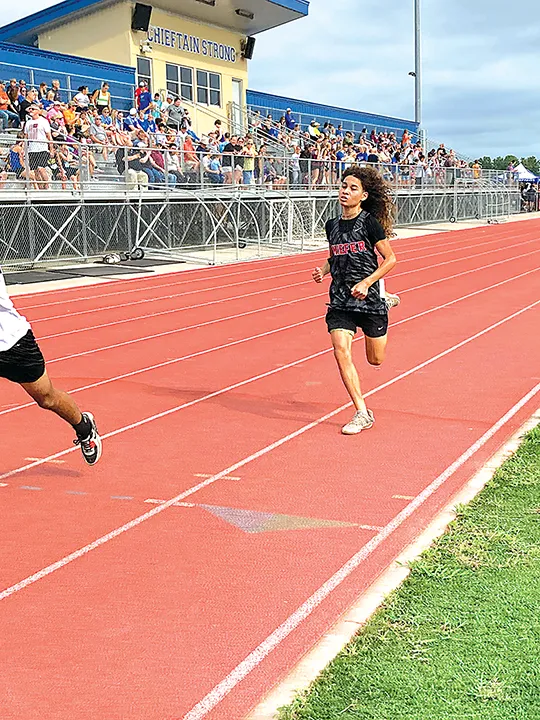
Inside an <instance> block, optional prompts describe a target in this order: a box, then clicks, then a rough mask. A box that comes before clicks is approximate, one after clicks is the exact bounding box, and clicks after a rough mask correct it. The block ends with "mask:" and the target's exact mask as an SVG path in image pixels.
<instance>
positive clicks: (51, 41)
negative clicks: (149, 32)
mask: <svg viewBox="0 0 540 720" xmlns="http://www.w3.org/2000/svg"><path fill="white" fill-rule="evenodd" d="M131 12H132V8H131V5H130V4H129V3H127V2H126V3H118V4H116V5H110V6H109V7H104V8H103V9H101V10H98V11H97V12H95V13H92V14H91V15H86V16H85V17H81V18H78V19H75V20H71V21H69V22H66V23H65V24H64V25H61V26H60V27H57V28H54V29H53V30H47V31H46V32H44V33H42V34H41V35H40V36H39V38H38V43H39V47H40V49H41V50H51V51H53V52H59V53H67V54H68V55H78V56H79V57H85V58H90V59H91V60H102V61H104V62H111V63H118V64H119V65H131V64H132V52H131V29H130V28H131ZM104 79H105V78H104Z"/></svg>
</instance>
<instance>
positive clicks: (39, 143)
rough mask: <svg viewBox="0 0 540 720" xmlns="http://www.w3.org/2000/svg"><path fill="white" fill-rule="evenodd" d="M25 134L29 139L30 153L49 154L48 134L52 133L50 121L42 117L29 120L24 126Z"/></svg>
mask: <svg viewBox="0 0 540 720" xmlns="http://www.w3.org/2000/svg"><path fill="white" fill-rule="evenodd" d="M24 132H25V135H26V137H27V138H28V152H47V151H48V149H49V141H48V139H47V133H50V132H51V126H50V124H49V121H48V120H46V119H45V118H44V117H43V116H42V115H38V117H37V118H34V119H32V120H27V121H26V124H25V126H24Z"/></svg>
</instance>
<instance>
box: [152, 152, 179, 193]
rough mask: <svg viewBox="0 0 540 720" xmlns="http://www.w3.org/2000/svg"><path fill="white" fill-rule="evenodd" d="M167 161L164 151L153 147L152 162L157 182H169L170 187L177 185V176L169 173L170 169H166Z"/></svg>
mask: <svg viewBox="0 0 540 720" xmlns="http://www.w3.org/2000/svg"><path fill="white" fill-rule="evenodd" d="M165 160H166V155H165V152H164V150H162V149H161V148H158V147H153V148H152V150H151V151H150V161H151V163H152V166H153V168H154V174H155V177H156V182H159V183H164V182H167V183H168V184H169V185H176V175H175V174H174V173H172V172H169V170H168V168H166V167H165Z"/></svg>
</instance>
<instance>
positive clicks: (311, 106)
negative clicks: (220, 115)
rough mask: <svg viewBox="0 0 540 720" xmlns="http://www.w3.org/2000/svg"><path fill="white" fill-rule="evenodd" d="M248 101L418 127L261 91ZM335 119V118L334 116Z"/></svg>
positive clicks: (316, 114) (320, 114)
mask: <svg viewBox="0 0 540 720" xmlns="http://www.w3.org/2000/svg"><path fill="white" fill-rule="evenodd" d="M246 101H247V103H248V105H254V106H257V105H259V106H261V107H275V108H276V109H280V108H282V109H283V112H284V111H285V109H286V108H288V107H290V108H291V109H292V110H293V113H294V112H296V113H302V114H304V115H310V114H311V115H313V118H317V117H319V118H320V117H324V116H331V115H330V114H331V113H335V112H338V113H339V115H340V117H342V118H343V120H360V121H362V120H365V122H370V121H372V122H373V123H375V124H376V123H377V122H379V123H380V122H381V121H384V122H388V123H389V122H398V123H402V124H404V125H406V126H407V127H410V128H416V127H418V125H417V123H415V122H414V120H407V119H406V118H397V117H392V116H391V115H377V114H375V113H369V112H364V111H363V110H352V109H351V108H344V107H340V106H336V105H326V104H324V103H318V102H312V101H311V100H299V99H296V98H291V97H286V96H284V95H274V94H273V93H267V92H262V91H260V90H249V89H248V91H247V97H246ZM334 117H335V116H334Z"/></svg>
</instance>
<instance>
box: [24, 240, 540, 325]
mask: <svg viewBox="0 0 540 720" xmlns="http://www.w3.org/2000/svg"><path fill="white" fill-rule="evenodd" d="M533 242H538V239H537V238H535V239H534V240H526V241H524V242H519V243H514V244H513V245H505V246H504V247H501V248H497V249H495V250H486V251H484V252H480V253H472V254H469V255H468V256H467V257H466V258H463V257H459V258H454V259H453V260H445V261H444V262H440V263H434V264H433V265H426V266H422V267H419V268H414V269H413V270H406V271H404V272H398V273H395V274H393V275H392V276H391V277H392V279H393V280H394V279H395V278H398V277H402V276H404V275H410V274H411V273H417V272H424V270H432V269H433V268H437V267H442V266H444V265H451V264H452V263H456V262H462V261H464V260H471V259H472V258H475V257H480V256H483V255H493V254H494V253H497V252H505V251H507V250H510V249H511V248H514V247H523V246H524V245H528V244H530V243H533ZM480 244H482V243H480ZM476 247H478V246H476ZM439 254H444V253H435V255H439ZM508 259H509V260H512V258H508ZM406 262H412V260H402V261H400V265H402V264H403V263H406ZM298 273H299V271H294V272H288V273H281V274H279V275H274V276H273V278H278V277H287V276H290V275H298ZM264 281H265V278H262V279H261V278H254V279H252V280H244V281H241V282H237V283H228V284H226V285H216V286H214V287H209V288H201V289H199V290H186V291H184V292H181V293H173V294H171V295H163V296H159V297H155V298H148V299H143V300H135V301H133V302H127V303H119V304H117V305H105V306H103V307H99V308H92V309H89V310H78V311H76V312H69V313H64V314H62V315H50V316H48V317H44V318H37V319H36V320H32V325H36V324H37V323H41V322H48V321H50V320H61V319H62V318H68V317H74V316H77V315H89V314H92V313H99V312H102V311H106V310H117V309H118V308H124V307H134V306H136V305H142V304H146V303H151V302H160V301H161V300H172V299H176V298H180V297H185V296H186V295H194V294H199V295H200V294H201V293H203V292H214V291H215V290H222V289H226V288H229V287H237V286H238V285H249V284H251V283H261V282H264ZM305 282H306V283H307V282H312V280H306V281H305ZM218 301H219V302H221V300H216V301H215V302H218ZM223 301H225V302H226V301H227V298H223Z"/></svg>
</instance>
